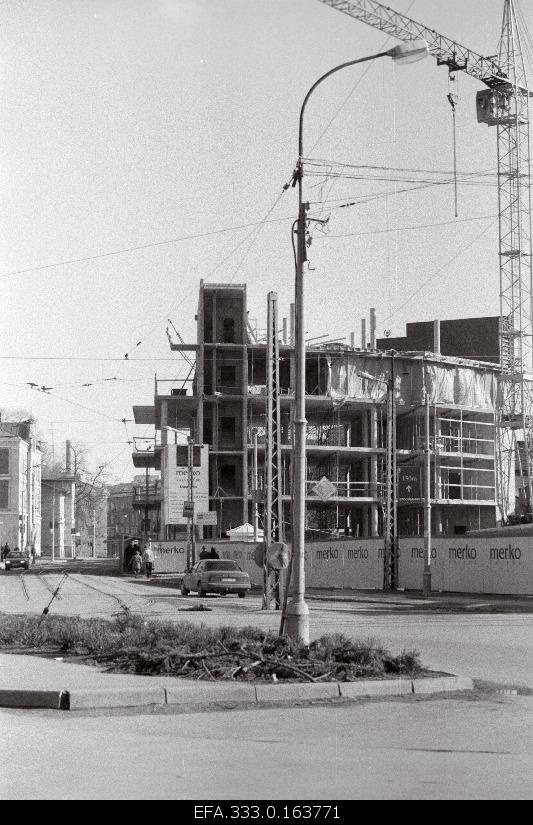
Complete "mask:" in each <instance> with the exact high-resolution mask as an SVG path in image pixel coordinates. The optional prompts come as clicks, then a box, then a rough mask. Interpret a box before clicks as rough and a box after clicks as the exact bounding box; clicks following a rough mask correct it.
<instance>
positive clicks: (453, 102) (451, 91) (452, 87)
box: [447, 69, 459, 218]
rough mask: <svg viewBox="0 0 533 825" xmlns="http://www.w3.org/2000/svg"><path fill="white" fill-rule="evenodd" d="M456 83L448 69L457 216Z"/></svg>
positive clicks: (456, 213)
mask: <svg viewBox="0 0 533 825" xmlns="http://www.w3.org/2000/svg"><path fill="white" fill-rule="evenodd" d="M456 83H457V75H456V73H455V72H454V71H453V69H450V70H449V72H448V95H447V97H448V102H449V104H450V106H451V107H452V121H453V178H454V191H455V217H456V218H458V217H459V191H458V182H457V104H458V103H459V95H458V94H457V93H456V88H455V84H456Z"/></svg>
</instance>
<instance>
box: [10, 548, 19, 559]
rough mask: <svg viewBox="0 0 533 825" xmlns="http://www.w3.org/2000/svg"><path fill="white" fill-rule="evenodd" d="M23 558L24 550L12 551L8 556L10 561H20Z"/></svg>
mask: <svg viewBox="0 0 533 825" xmlns="http://www.w3.org/2000/svg"><path fill="white" fill-rule="evenodd" d="M21 557H22V550H10V551H9V553H8V554H7V558H8V559H20V558H21Z"/></svg>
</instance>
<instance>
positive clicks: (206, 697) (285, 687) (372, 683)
mask: <svg viewBox="0 0 533 825" xmlns="http://www.w3.org/2000/svg"><path fill="white" fill-rule="evenodd" d="M464 690H468V691H471V690H473V682H472V680H471V679H468V678H463V677H460V676H435V677H425V678H420V679H411V678H405V679H388V680H379V679H376V680H361V681H357V682H341V683H339V682H315V683H311V682H305V683H300V682H298V683H296V682H291V683H287V684H281V683H277V684H274V683H270V682H257V683H252V682H250V683H246V682H198V681H196V680H191V679H176V678H174V677H172V676H136V675H134V674H132V675H130V674H115V673H105V672H104V671H101V670H99V669H97V668H94V667H89V666H87V665H79V664H71V663H68V662H64V661H63V660H61V659H43V658H41V657H39V656H27V655H18V654H5V653H2V654H0V707H4V708H6V707H7V708H27V709H32V708H33V709H36V708H39V709H49V710H93V709H102V708H107V709H111V708H128V707H129V708H134V707H136V708H140V707H164V706H169V705H173V706H185V707H189V706H194V705H196V706H199V705H200V706H211V707H212V706H215V707H216V706H221V705H222V706H228V705H230V706H232V707H234V706H235V705H247V706H248V705H255V706H260V705H264V704H269V705H271V704H273V703H274V704H276V703H279V702H282V703H294V702H313V701H327V700H329V701H334V700H340V699H357V698H363V697H370V696H381V697H386V696H408V695H412V694H414V693H417V694H418V693H420V694H425V695H427V694H430V693H447V692H455V691H464Z"/></svg>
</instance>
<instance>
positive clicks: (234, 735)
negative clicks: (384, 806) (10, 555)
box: [0, 567, 533, 801]
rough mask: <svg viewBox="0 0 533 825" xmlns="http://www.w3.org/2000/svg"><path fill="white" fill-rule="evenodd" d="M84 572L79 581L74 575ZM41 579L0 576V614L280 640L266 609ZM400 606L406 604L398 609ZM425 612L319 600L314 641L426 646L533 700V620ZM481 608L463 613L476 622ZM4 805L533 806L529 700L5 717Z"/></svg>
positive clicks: (103, 582) (134, 585)
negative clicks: (457, 802) (203, 629)
mask: <svg viewBox="0 0 533 825" xmlns="http://www.w3.org/2000/svg"><path fill="white" fill-rule="evenodd" d="M71 569H72V568H71ZM91 570H92V568H90V567H89V568H88V569H86V572H85V573H83V574H79V573H75V574H73V575H69V577H67V578H66V579H63V577H62V574H61V573H56V572H49V571H48V572H46V573H45V575H44V576H43V575H41V576H40V575H39V570H38V569H37V570H34V571H32V572H31V574H30V575H27V576H24V577H23V579H22V580H21V578H20V576H19V575H18V574H16V573H15V574H14V573H10V574H7V575H3V574H2V575H0V611H3V612H12V613H23V612H30V613H35V614H40V613H41V612H42V610H43V608H44V607H45V606H46V605H47V604H48V603H49V601H50V599H51V597H52V593H53V592H54V590H55V588H56V587H57V586H58V585H59V584H60V583H61V582H62V587H61V590H60V596H61V599H56V600H55V601H54V603H53V605H52V608H51V610H52V612H55V613H58V614H63V615H81V616H86V617H89V616H102V617H111V616H113V615H115V614H116V613H118V612H120V611H121V610H122V609H123V607H124V606H126V607H128V608H129V609H130V610H133V611H135V612H139V613H142V614H143V615H144V616H146V617H147V618H159V619H165V620H169V621H181V620H188V621H192V622H203V623H205V624H207V625H220V624H226V625H235V626H242V625H256V626H260V627H264V628H265V629H266V628H270V629H272V630H274V631H275V630H277V628H278V625H279V614H276V613H265V612H264V611H262V610H261V603H260V598H259V597H258V596H255V595H252V596H251V597H250V598H247V599H245V600H239V599H237V598H232V597H227V598H219V597H208V598H205V599H202V600H201V603H202V604H203V605H204V606H207V607H208V608H209V610H208V611H205V612H197V611H195V610H191V608H193V607H196V606H198V604H200V600H199V599H198V598H197V597H194V596H193V597H189V598H183V597H181V596H180V595H179V593H178V592H177V591H176V590H175V589H173V588H167V587H161V586H158V585H157V584H154V583H147V582H145V581H140V580H138V581H135V580H130V579H125V578H118V577H107V576H101V575H94V574H92V573H91ZM400 601H401V604H400ZM476 604H477V607H476V609H477V610H478V612H474V613H473V614H469V613H468V610H467V609H466V610H465V609H464V607H465V606H464V605H463V609H459V608H458V611H457V612H446V613H437V612H427V611H426V612H423V611H421V609H420V608H417V605H416V603H415V602H413V603H410V602H409V600H405V599H403V597H402V598H400V597H398V600H397V603H394V600H392V601H391V603H390V604H387V603H385V604H384V603H383V601H381V602H379V600H378V599H377V598H375V597H372V596H371V595H369V596H367V595H365V596H363V597H357V598H356V599H354V601H331V600H328V599H325V598H324V599H318V600H313V601H310V602H309V606H310V610H311V616H310V619H311V634H312V637H313V638H316V637H318V636H320V635H321V634H323V633H332V632H338V633H345V634H346V635H348V636H355V637H359V638H369V637H372V638H375V639H378V640H379V641H380V642H381V643H382V644H384V645H385V646H387V647H389V648H390V649H391V650H392V651H393V652H399V651H400V650H402V649H412V648H417V649H418V650H420V652H421V654H422V658H423V661H424V662H425V664H426V665H428V666H429V667H432V668H434V669H437V670H444V671H449V672H452V673H459V674H464V675H469V676H472V677H474V678H477V679H483V680H486V681H489V682H493V683H500V684H507V685H522V686H526V687H528V688H530V689H533V655H532V653H533V633H532V630H533V616H532V615H531V614H527V613H516V614H513V613H509V612H507V613H505V614H496V613H489V614H483V613H480V612H479V599H478V600H477V603H476ZM468 607H469V605H467V606H466V608H468ZM0 727H1V730H2V735H1V736H0V764H1V765H4V766H5V765H9V771H6V770H4V771H2V772H0V798H2V799H136V798H139V799H192V800H202V801H206V800H213V799H239V800H253V799H274V800H275V799H300V800H324V799H332V798H333V799H339V800H340V799H530V798H531V796H532V794H533V746H532V742H533V697H531V696H529V695H519V696H507V695H498V694H496V693H478V694H474V695H461V696H455V697H447V698H442V697H440V698H431V699H423V698H420V697H409V698H406V699H401V700H388V701H361V702H359V703H356V704H349V705H342V706H341V705H334V706H332V705H328V706H326V705H314V706H312V707H293V708H290V709H287V708H272V709H268V708H261V709H253V710H238V711H218V712H195V713H179V714H176V715H172V714H168V713H163V712H159V713H146V714H129V713H120V714H114V715H105V716H104V715H98V714H92V715H91V714H77V713H58V712H45V711H8V710H1V711H0Z"/></svg>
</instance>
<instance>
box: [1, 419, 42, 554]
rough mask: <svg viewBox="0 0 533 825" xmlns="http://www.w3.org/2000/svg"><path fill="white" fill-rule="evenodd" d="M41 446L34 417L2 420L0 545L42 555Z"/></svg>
mask: <svg viewBox="0 0 533 825" xmlns="http://www.w3.org/2000/svg"><path fill="white" fill-rule="evenodd" d="M41 458H42V456H41V449H40V447H39V443H38V441H37V438H36V434H35V424H34V422H33V421H32V420H29V421H22V422H20V423H14V422H2V421H0V544H2V546H4V545H5V544H6V543H7V544H9V546H10V548H11V549H13V548H15V547H19V548H21V549H24V548H31V546H32V545H33V547H34V548H35V554H36V555H37V556H39V555H40V554H41Z"/></svg>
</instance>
